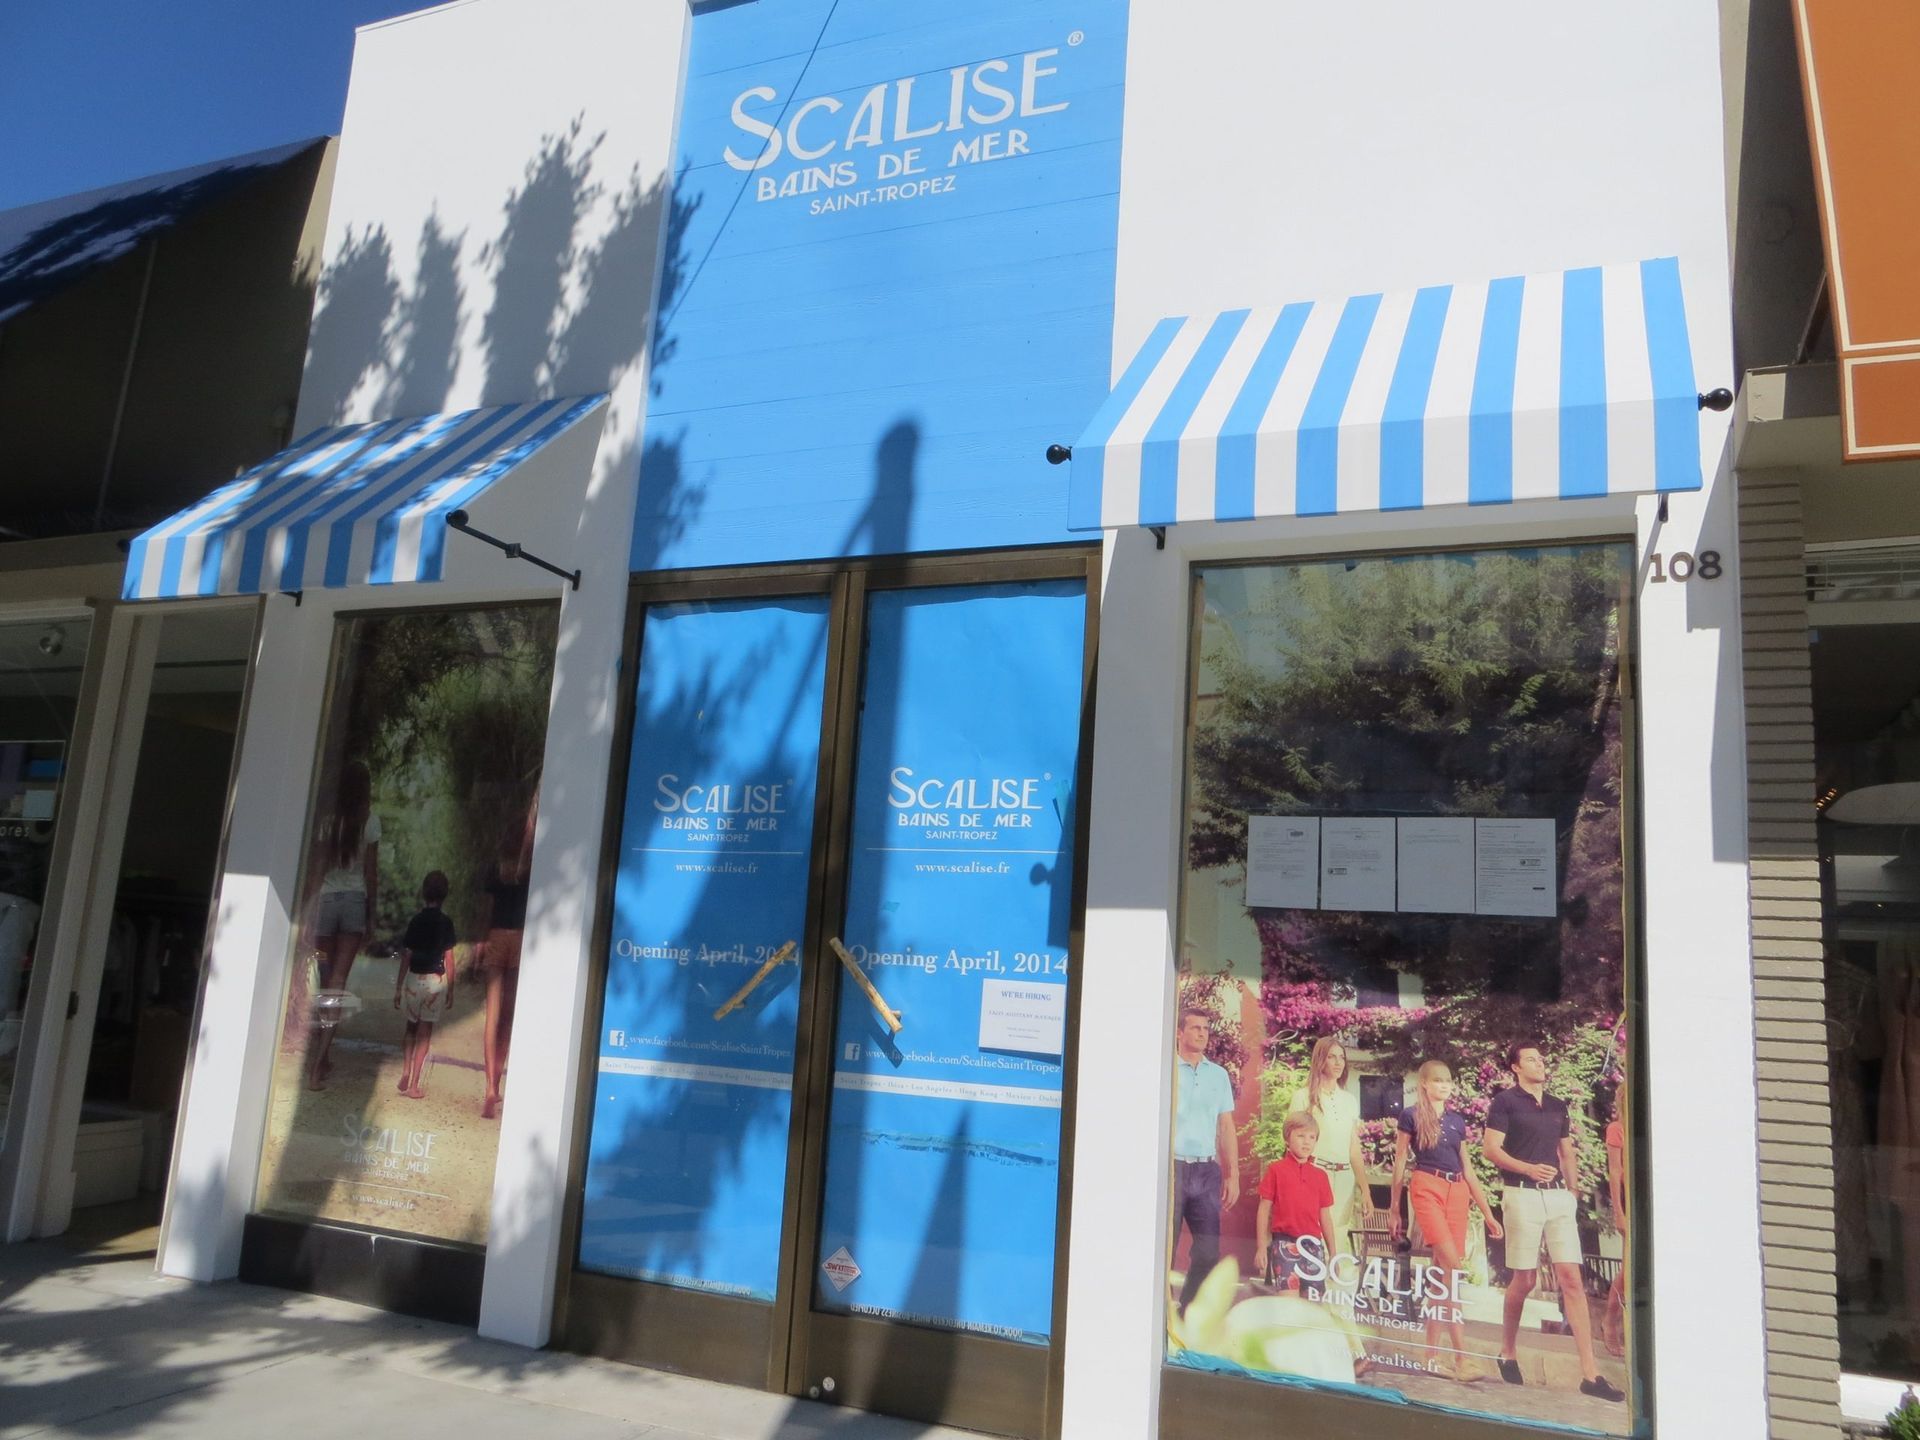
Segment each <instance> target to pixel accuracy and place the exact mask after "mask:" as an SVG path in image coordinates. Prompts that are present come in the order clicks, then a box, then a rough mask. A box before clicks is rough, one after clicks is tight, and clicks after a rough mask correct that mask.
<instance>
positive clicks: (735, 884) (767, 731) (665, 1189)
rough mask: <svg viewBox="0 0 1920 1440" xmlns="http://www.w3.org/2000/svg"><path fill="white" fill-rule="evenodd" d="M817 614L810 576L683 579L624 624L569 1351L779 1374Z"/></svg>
mask: <svg viewBox="0 0 1920 1440" xmlns="http://www.w3.org/2000/svg"><path fill="white" fill-rule="evenodd" d="M833 602H834V596H833V593H832V587H831V585H830V584H829V583H828V582H827V581H826V580H825V579H821V580H819V581H816V582H813V583H802V584H799V585H797V586H790V587H789V588H788V589H787V590H786V591H785V593H780V592H775V593H766V592H764V591H763V592H762V593H760V594H752V593H742V592H740V591H729V590H727V589H725V588H718V589H715V588H707V589H682V590H680V591H676V592H670V594H669V596H663V597H659V598H655V597H653V596H648V597H646V598H645V599H643V600H642V601H641V602H640V614H639V616H638V620H637V624H635V625H634V626H632V627H630V633H631V634H634V635H635V636H636V639H637V643H638V655H637V665H636V664H635V657H629V661H628V666H627V673H629V674H633V675H635V682H634V686H633V692H632V712H631V714H632V718H631V727H632V728H631V739H630V743H629V747H628V757H627V769H626V776H625V780H624V784H623V785H622V786H621V787H620V790H619V792H618V793H619V794H620V798H621V815H620V819H619V821H618V831H619V840H618V848H617V851H616V852H615V853H614V854H613V855H612V856H611V858H610V861H609V865H608V869H609V870H610V872H611V873H610V874H609V875H607V876H605V877H604V880H605V882H606V883H605V884H603V890H604V889H605V888H608V887H609V886H610V888H611V891H612V912H611V915H610V917H609V920H608V923H607V926H606V934H605V942H604V946H603V955H604V963H605V966H606V978H605V983H604V986H603V1003H602V1013H601V1016H600V1023H599V1026H598V1027H597V1030H598V1033H597V1044H596V1045H594V1046H592V1047H589V1050H590V1052H591V1055H592V1063H593V1066H594V1069H593V1073H592V1075H591V1077H590V1080H589V1081H588V1083H590V1084H591V1086H592V1090H591V1094H592V1097H593V1102H592V1104H593V1115H592V1121H591V1124H590V1126H589V1127H588V1131H587V1134H586V1137H585V1142H584V1144H585V1154H584V1156H583V1157H580V1160H579V1161H578V1162H577V1163H576V1173H578V1174H581V1175H582V1176H583V1185H582V1194H581V1196H580V1201H579V1208H578V1241H577V1250H576V1261H575V1272H574V1274H573V1276H572V1277H571V1282H570V1284H569V1286H568V1293H567V1296H566V1303H565V1305H564V1308H563V1323H562V1326H561V1334H562V1338H563V1340H564V1342H565V1343H567V1344H569V1345H571V1346H573V1347H574V1348H576V1349H583V1350H588V1351H591V1352H594V1353H597V1354H605V1355H611V1356H614V1357H616V1358H619V1359H627V1360H633V1361H636V1362H638V1363H641V1364H650V1365H657V1366H660V1367H662V1368H665V1369H672V1370H683V1371H687V1372H690V1373H694V1374H699V1375H704V1376H706V1377H708V1378H711V1379H716V1380H724V1381H728V1382H731V1383H734V1384H745V1385H756V1386H763V1387H768V1388H779V1387H780V1386H781V1385H782V1383H783V1381H784V1356H785V1344H786V1326H785V1323H784V1317H785V1315H786V1311H787V1306H788V1303H789V1296H788V1293H787V1291H788V1288H789V1287H788V1285H787V1284H786V1283H785V1282H784V1281H783V1274H784V1272H785V1270H786V1268H787V1266H786V1264H785V1257H786V1256H787V1255H789V1254H790V1253H791V1249H792V1244H793V1241H792V1236H791V1234H790V1229H791V1226H790V1221H789V1216H790V1215H791V1213H792V1210H793V1207H792V1206H791V1205H790V1204H789V1203H788V1192H789V1190H790V1188H791V1186H790V1184H789V1181H790V1179H791V1178H792V1177H791V1175H790V1166H789V1158H788V1157H789V1153H790V1151H791V1149H792V1148H793V1139H794V1131H795V1128H796V1107H795V1103H794V1101H795V1097H794V1075H795V1073H796V1071H795V1065H796V1058H797V1052H798V1050H799V1048H800V1046H801V1043H802V1040H803V1039H804V1036H803V1034H802V1031H801V1027H800V1024H799V1017H800V1015H801V1014H802V1013H803V1008H804V1007H803V1005H802V1000H801V991H802V989H803V983H802V977H803V973H806V967H805V966H804V964H803V962H804V961H805V960H806V959H807V958H808V957H811V956H812V955H813V954H814V953H815V950H814V946H813V943H812V934H811V931H812V927H813V925H814V923H815V921H816V910H817V899H816V896H817V894H818V888H819V887H818V883H817V872H818V870H819V868H820V867H819V864H818V858H817V854H816V852H817V846H816V843H815V840H816V834H817V832H818V831H819V830H820V828H821V827H820V825H819V824H817V820H818V818H819V817H818V816H817V815H816V811H819V810H822V808H823V807H822V801H821V797H822V790H821V780H820V772H821V756H822V753H823V751H822V735H823V732H824V731H826V730H828V729H829V728H830V726H831V722H832V716H831V715H829V713H828V711H827V708H826V702H827V694H828V686H827V677H828V674H829V671H830V669H831V668H832V667H833V666H834V665H836V664H837V663H838V660H839V656H838V647H837V643H836V635H835V628H836V607H835V605H834V603H833ZM610 828H612V827H610Z"/></svg>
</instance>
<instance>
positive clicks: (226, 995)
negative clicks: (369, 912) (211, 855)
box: [161, 0, 686, 1345]
mask: <svg viewBox="0 0 1920 1440" xmlns="http://www.w3.org/2000/svg"><path fill="white" fill-rule="evenodd" d="M685 30H686V8H685V6H684V5H683V4H681V3H678V0H662V3H650V4H646V5H639V6H636V5H631V4H626V3H621V0H568V3H567V4H565V5H564V6H556V5H552V4H543V3H536V0H480V3H474V0H466V3H456V4H452V5H446V6H442V7H440V8H439V9H436V10H431V11H425V12H422V13H420V14H416V15H412V16H407V17H403V18H401V19H399V20H394V21H390V22H387V23H384V24H380V25H374V26H369V27H367V28H366V29H363V30H362V31H361V32H360V34H359V39H358V43H357V46H356V50H355V58H354V70H353V79H352V84H351V88H350V91H349V96H348V104H347V113H346V120H345V125H344V130H343V134H342V137H341V142H340V160H339V168H338V173H337V178H336V181H335V190H334V196H333V203H332V208H331V212H330V219H329V225H328V233H327V240H326V245H325V250H324V267H323V271H322V277H321V283H320V293H319V298H318V301H317V304H316V310H315V319H314V327H313V334H312V339H311V342H310V348H309V354H308V359H307V368H306V375H305V381H304V384H303V387H302V391H301V401H300V410H299V418H298V422H297V424H296V427H295V428H296V432H297V433H305V432H306V431H308V430H310V429H312V428H314V427H317V426H320V425H324V424H328V423H343V422H344V423H355V422H360V421H366V420H373V419H382V418H387V417H389V416H405V415H415V414H426V413H434V412H442V411H451V410H458V409H463V408H468V407H471V406H475V405H484V404H503V403H509V402H516V401H525V400H532V399H537V398H544V397H547V396H553V395H579V394H591V393H598V392H610V393H611V397H612V398H611V401H610V403H609V405H608V407H607V409H606V411H605V415H604V421H602V420H600V419H598V418H595V419H594V420H593V421H591V422H590V423H591V426H592V427H593V428H592V429H590V430H588V431H587V438H586V440H585V441H584V442H583V441H582V439H580V438H577V437H569V438H568V439H566V440H563V441H561V442H559V443H557V444H556V445H554V446H553V447H551V453H550V454H543V455H542V456H541V457H540V458H539V460H538V461H536V462H535V463H534V464H533V465H530V466H528V467H526V468H525V469H524V470H523V471H522V472H519V473H516V474H515V475H513V476H511V477H509V479H508V480H507V481H506V482H504V483H505V484H507V485H509V486H512V485H518V486H519V487H520V488H521V490H522V491H523V492H525V491H528V488H529V487H531V493H527V494H516V495H514V496H511V497H506V498H508V499H510V500H512V501H513V502H514V504H515V505H519V504H527V505H530V506H531V507H532V509H531V511H530V512H529V513H530V514H531V515H533V516H537V517H538V518H539V519H540V521H541V523H540V525H539V528H538V530H537V532H531V533H537V534H538V536H539V538H540V541H541V544H542V546H543V548H545V547H550V548H551V550H552V551H553V552H555V553H552V554H551V555H550V557H549V558H552V559H554V560H556V561H558V562H560V563H562V564H564V565H566V566H568V567H572V566H575V565H578V566H580V567H581V568H582V570H583V571H584V572H585V578H584V580H583V583H582V585H581V588H580V589H579V591H578V592H563V591H562V587H561V586H560V585H559V584H558V583H557V582H550V581H549V580H548V579H547V578H546V577H545V576H543V575H542V574H541V573H540V572H538V571H536V570H534V569H533V568H532V567H530V566H513V565H511V564H510V562H507V561H504V560H502V559H501V558H500V557H499V556H497V555H496V554H494V553H493V552H491V551H483V550H480V549H479V548H478V547H477V546H470V545H467V544H466V542H458V541H457V542H456V543H455V545H454V546H452V547H450V549H449V570H448V576H447V579H446V580H445V581H444V582H442V583H440V584H438V585H435V586H433V587H431V589H430V590H428V589H425V588H420V587H406V586H395V587H387V588H383V589H379V590H366V589H363V590H357V591H355V590H348V591H336V592H327V593H324V594H321V593H315V592H309V594H308V596H307V598H306V601H305V603H304V604H302V605H301V606H299V607H297V608H296V607H295V606H293V605H292V604H291V603H290V602H289V601H286V600H281V599H275V600H270V601H269V602H268V611H267V619H266V622H265V627H264V631H263V635H262V645H261V661H260V671H259V675H258V677H257V679H256V681H255V690H254V696H255V698H254V702H253V705H252V708H251V710H250V712H249V714H248V717H247V727H246V733H245V737H244V740H243V745H242V755H241V760H240V776H239V792H238V793H239V801H238V804H237V807H236V813H235V816H234V822H233V831H232V837H231V840H230V843H229V857H230V858H229V869H228V871H227V873H226V875H225V876H224V877H223V879H222V892H221V893H222V905H221V914H220V916H219V921H218V924H217V927H216V932H215V938H214V943H213V954H212V964H211V967H210V971H209V978H208V982H207V990H206V997H205V1001H204V1003H203V1008H202V1020H201V1027H200V1031H199V1033H198V1035H197V1037H196V1041H195V1046H196V1048H195V1054H194V1068H193V1073H192V1082H191V1091H190V1094H189V1097H188V1102H187V1113H186V1117H185V1121H184V1123H183V1125H182V1127H181V1131H180V1140H179V1152H178V1156H177V1160H176V1169H175V1177H174V1183H173V1191H172V1201H171V1212H170V1217H169V1224H168V1232H167V1237H166V1241H165V1248H164V1251H163V1254H162V1256H161V1266H162V1269H163V1270H165V1271H166V1272H167V1273H169V1274H175V1275H184V1276H190V1277H194V1278H200V1279H211V1278H216V1277H219V1276H224V1275H231V1274H233V1273H234V1271H235V1269H236V1268H237V1266H238V1263H239V1247H240V1232H241V1224H242V1221H243V1220H244V1217H245V1215H246V1212H247V1209H248V1208H249V1206H250V1204H251V1201H252V1195H253V1188H254V1182H255V1178H256V1171H257V1165H258V1156H259V1151H260V1142H261V1134H262V1126H263V1124H264V1120H265V1104H266V1095H267V1088H268V1079H269V1073H270V1070H271V1065H272V1056H273V1046H274V1041H275V1036H276V1034H277V1032H278V1026H279V1008H280V997H281V995H282V986H283V984H284V979H285V965H286V955H287V947H288V936H289V913H288V898H289V896H290V895H291V894H292V892H293V889H294V885H295V877H296V871H297V866H298V863H299V855H298V849H299V822H298V820H297V819H293V820H291V821H290V820H289V817H298V816H300V815H304V814H305V813H306V805H307V790H308V787H309V785H310V783H311V772H312V762H313V754H314V746H315V743H316V741H317V736H318V724H319V712H320V707H321V702H322V696H323V691H324V687H325V680H326V668H327V665H326V661H327V654H328V649H329V646H330V643H331V639H332V630H333V621H334V617H335V615H336V613H337V612H338V611H340V610H342V609H364V608H367V607H368V606H371V605H398V606H407V605H421V604H433V605H441V604H447V605H453V604H460V603H464V602H469V601H474V600H483V599H484V600H489V601H510V600H515V599H532V598H552V597H554V596H556V595H559V596H560V598H561V599H562V611H561V622H560V638H559V646H558V654H557V659H556V663H555V673H554V691H553V707H552V718H551V720H550V722H549V725H548V731H547V752H546V768H545V772H544V776H543V782H542V797H541V811H540V828H539V834H538V836H537V837H536V842H535V853H534V869H533V876H532V889H533V894H534V896H535V897H536V899H535V904H534V906H533V909H532V911H531V913H530V915H529V919H528V928H527V941H526V949H525V952H524V965H525V967H526V969H527V971H528V973H530V974H539V975H541V976H542V977H543V981H542V983H541V984H539V985H528V986H525V987H523V989H522V991H521V993H520V996H519V1004H518V1013H517V1015H516V1018H515V1025H514V1046H513V1103H512V1104H510V1105H508V1106H507V1107H506V1109H505V1111H504V1112H503V1120H502V1123H501V1136H500V1159H499V1162H498V1165H497V1167H496V1170H495V1176H494V1194H493V1221H492V1230H491V1235H490V1243H489V1247H488V1257H487V1276H486V1288H485V1292H484V1297H483V1309H482V1317H481V1329H482V1331H483V1332H484V1333H487V1334H490V1335H496V1336H499V1337H501V1338H505V1339H511V1340H517V1341H520V1342H522V1343H526V1344H534V1345H538V1344H541V1343H544V1341H545V1339H546V1333H547V1325H548V1323H549V1318H550V1313H551V1310H552V1295H553V1284H554V1277H555V1275H556V1273H557V1270H558V1265H559V1244H560V1222H561V1216H562V1213H563V1205H564V1189H565V1175H564V1164H565V1160H566V1158H567V1157H566V1151H567V1144H568V1136H569V1135H570V1134H571V1132H572V1123H573V1108H572V1107H573V1103H574V1099H575V1086H574V1078H575V1073H576V1066H577V1063H578V1059H579V1048H578V1047H579V1044H580V1035H581V1029H582V1024H583V1016H584V1011H585V1006H586V998H587V997H586V987H585V978H586V974H587V970H588V957H587V944H588V940H589V936H590V934H591V929H592V914H593V906H594V901H595V877H596V874H597V870H598V859H599V845H600V824H601V819H602V816H603V814H604V808H605V803H606V785H607V763H608V758H609V754H610V746H611V739H612V729H613V716H614V702H615V694H616V690H615V687H616V685H617V683H618V675H617V660H618V655H619V648H620V636H621V630H622V626H623V623H624V616H625V605H626V594H627V552H628V544H629V535H630V532H631V529H632V525H633V490H634V486H633V475H634V472H635V468H636V466H637V464H638V454H639V447H638V433H639V426H640V423H641V419H642V416H643V414H644V410H645V402H646V358H647V355H646V352H647V337H648V332H649V325H650V310H651V306H652V300H653V296H654V293H655V289H656V280H655V274H654V271H655V257H656V255H657V253H658V249H659V238H660V230H661V224H662V221H663V219H664V212H665V204H666V197H667V194H668V190H669V184H670V164H671V156H672V139H673V128H674V121H675V113H676V102H677V95H678V90H679V78H680V72H681V68H682V64H683V59H684V45H685ZM596 434H597V436H598V445H597V448H596V447H595V446H594V445H593V443H592V440H591V437H592V436H593V435H596ZM556 465H571V466H573V467H575V468H576V469H578V470H583V471H585V472H587V473H588V476H589V478H587V479H586V480H585V481H584V491H585V499H584V503H582V502H581V501H580V499H579V497H580V495H581V492H582V489H583V482H582V481H581V479H580V478H579V476H578V475H575V476H573V477H566V476H562V475H560V474H559V472H558V471H556V470H555V469H554V468H553V467H555V466H556ZM543 495H546V496H564V497H565V507H564V509H565V510H567V511H572V510H577V514H572V515H570V516H565V515H563V517H562V518H565V519H567V520H568V521H569V523H562V524H559V525H556V524H554V523H553V522H554V520H555V518H556V517H555V516H554V515H553V514H552V513H550V510H551V507H549V513H546V514H541V513H540V500H541V496H543ZM508 508H511V507H508ZM528 523H529V524H530V525H531V524H532V523H533V521H532V519H530V520H529V522H528ZM505 538H509V539H512V538H520V537H517V536H506V537H505ZM236 1096H239V1097H241V1099H240V1102H239V1103H238V1105H236V1104H235V1099H234V1097H236Z"/></svg>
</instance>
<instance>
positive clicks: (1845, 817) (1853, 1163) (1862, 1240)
mask: <svg viewBox="0 0 1920 1440" xmlns="http://www.w3.org/2000/svg"><path fill="white" fill-rule="evenodd" d="M1848 598H1849V600H1850V601H1852V603H1851V604H1849V605H1848V607H1847V608H1848V609H1849V610H1851V611H1852V612H1853V615H1854V616H1856V617H1859V618H1860V619H1862V620H1865V621H1867V622H1868V623H1847V621H1846V620H1845V619H1839V620H1836V619H1835V618H1834V617H1833V616H1831V615H1828V614H1823V613H1816V615H1815V621H1816V626H1817V628H1816V629H1815V632H1814V634H1815V637H1816V638H1815V641H1814V644H1813V714H1814V743H1815V754H1816V774H1817V777H1818V794H1819V797H1820V802H1819V803H1820V825H1819V836H1820V860H1821V866H1820V871H1821V898H1822V902H1823V911H1824V916H1825V942H1826V943H1825V958H1826V976H1827V986H1826V993H1827V1050H1828V1063H1829V1072H1830V1077H1831V1087H1832V1088H1831V1095H1832V1106H1833V1112H1832V1113H1833V1188H1834V1196H1833V1203H1834V1226H1833V1234H1834V1270H1835V1280H1836V1298H1837V1300H1838V1303H1839V1322H1840V1360H1841V1364H1842V1366H1843V1367H1844V1368H1846V1369H1847V1370H1850V1371H1854V1372H1856V1373H1860V1374H1868V1375H1883V1376H1887V1377H1889V1378H1892V1379H1897V1380H1911V1379H1913V1378H1914V1377H1915V1375H1916V1374H1917V1373H1920V695H1916V685H1915V679H1914V677H1915V676H1916V675H1920V625H1914V624H1899V623H1885V622H1886V621H1887V620H1888V619H1891V618H1893V617H1895V616H1897V615H1899V614H1900V612H1901V611H1902V610H1903V609H1908V608H1910V607H1911V605H1912V601H1911V599H1910V598H1905V597H1902V598H1899V599H1887V598H1883V597H1882V596H1880V595H1877V594H1872V593H1856V594H1855V595H1852V596H1849V597H1848ZM1838 608H1839V607H1835V609H1836V610H1837V609H1838ZM1875 622H1878V623H1875Z"/></svg>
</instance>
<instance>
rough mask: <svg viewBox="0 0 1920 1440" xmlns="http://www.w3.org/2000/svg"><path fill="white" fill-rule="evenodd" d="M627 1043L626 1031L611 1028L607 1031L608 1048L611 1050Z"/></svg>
mask: <svg viewBox="0 0 1920 1440" xmlns="http://www.w3.org/2000/svg"><path fill="white" fill-rule="evenodd" d="M626 1043H627V1032H626V1031H624V1030H609V1031H608V1032H607V1048H608V1049H609V1050H618V1049H620V1048H621V1047H623V1046H624V1045H625V1044H626Z"/></svg>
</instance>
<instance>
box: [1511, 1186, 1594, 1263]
mask: <svg viewBox="0 0 1920 1440" xmlns="http://www.w3.org/2000/svg"><path fill="white" fill-rule="evenodd" d="M1577 1214H1578V1207H1577V1206H1576V1205H1575V1204H1574V1199H1573V1192H1572V1191H1571V1190H1567V1189H1556V1190H1531V1189H1528V1188H1527V1187H1526V1186H1524V1185H1508V1186H1506V1187H1505V1188H1503V1189H1502V1190H1501V1192H1500V1224H1501V1225H1502V1227H1504V1228H1505V1230H1506V1232H1507V1268H1508V1269H1509V1270H1533V1269H1536V1268H1538V1266H1539V1264H1540V1242H1541V1241H1542V1240H1545V1241H1546V1245H1547V1258H1548V1259H1549V1260H1551V1261H1552V1262H1553V1263H1554V1264H1556V1265H1578V1264H1579V1263H1580V1222H1579V1220H1578V1218H1577Z"/></svg>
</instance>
